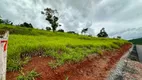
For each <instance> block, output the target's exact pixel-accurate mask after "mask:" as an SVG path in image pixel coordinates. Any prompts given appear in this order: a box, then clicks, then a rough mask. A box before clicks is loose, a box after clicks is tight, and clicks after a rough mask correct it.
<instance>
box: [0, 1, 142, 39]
mask: <svg viewBox="0 0 142 80" xmlns="http://www.w3.org/2000/svg"><path fill="white" fill-rule="evenodd" d="M47 7H48V8H52V9H56V10H57V11H58V12H59V15H58V16H59V23H60V24H61V25H62V26H61V27H58V29H64V30H65V31H75V32H78V33H80V32H81V30H82V29H83V28H89V30H88V32H87V33H88V34H90V35H94V36H95V35H97V34H98V33H99V32H100V29H101V28H103V27H104V28H105V30H106V32H107V33H108V34H109V36H110V37H116V36H121V37H122V38H124V39H133V38H140V37H142V0H0V16H1V17H2V18H3V19H8V20H10V21H12V22H13V23H14V24H21V23H23V22H28V23H32V25H33V26H34V27H35V28H40V29H42V28H44V29H45V27H47V26H50V24H49V23H48V22H47V21H46V20H45V16H44V15H42V14H41V11H43V10H44V9H45V8H47Z"/></svg>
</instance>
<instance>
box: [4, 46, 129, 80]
mask: <svg viewBox="0 0 142 80" xmlns="http://www.w3.org/2000/svg"><path fill="white" fill-rule="evenodd" d="M130 47H131V45H130V44H126V45H124V46H122V47H121V49H118V50H114V51H105V52H104V54H103V55H102V56H101V55H97V56H96V55H95V56H94V55H91V56H90V57H88V58H86V59H85V60H84V61H82V62H80V63H70V64H69V63H66V64H65V65H63V66H61V67H59V68H57V69H51V68H50V67H49V66H48V62H50V61H51V60H53V59H52V58H49V57H33V58H32V60H31V61H30V62H29V63H28V64H27V65H25V66H24V69H23V71H24V72H26V71H31V70H33V69H35V70H36V71H37V72H38V73H40V74H41V76H40V77H39V78H37V79H36V80H66V78H68V80H104V79H105V78H106V77H107V76H108V74H109V72H110V69H111V68H112V67H114V65H115V64H116V62H117V61H118V60H119V59H120V58H121V56H122V55H123V54H124V52H126V51H127V50H128V49H129V48H130ZM17 75H18V72H7V80H16V76H17Z"/></svg>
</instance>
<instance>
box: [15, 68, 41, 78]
mask: <svg viewBox="0 0 142 80" xmlns="http://www.w3.org/2000/svg"><path fill="white" fill-rule="evenodd" d="M38 76H40V74H38V73H37V72H35V70H32V71H31V72H28V73H27V74H25V73H23V72H22V71H21V75H19V76H18V77H17V80H35V78H36V77H38Z"/></svg>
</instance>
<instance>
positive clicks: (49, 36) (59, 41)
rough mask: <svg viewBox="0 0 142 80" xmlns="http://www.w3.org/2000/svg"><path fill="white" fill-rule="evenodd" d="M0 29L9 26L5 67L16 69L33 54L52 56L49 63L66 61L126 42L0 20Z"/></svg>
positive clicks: (55, 63)
mask: <svg viewBox="0 0 142 80" xmlns="http://www.w3.org/2000/svg"><path fill="white" fill-rule="evenodd" d="M0 29H1V30H9V31H10V36H9V44H8V65H7V69H8V71H14V70H19V69H20V68H21V67H22V65H23V64H26V63H27V61H28V60H29V58H30V57H31V56H33V55H42V56H51V57H53V58H55V59H56V62H50V63H49V65H50V66H51V67H53V68H54V67H57V66H60V65H63V64H64V63H65V62H72V61H73V62H78V61H80V60H83V59H84V58H85V57H86V56H87V55H89V54H102V52H101V51H102V50H112V49H116V48H119V47H120V46H121V45H123V44H125V43H128V42H127V41H125V40H121V39H109V38H96V37H88V36H83V35H77V34H68V33H59V32H54V33H53V32H49V31H44V30H38V29H29V28H23V27H18V26H16V27H15V26H11V25H3V24H0Z"/></svg>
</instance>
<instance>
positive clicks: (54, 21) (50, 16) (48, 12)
mask: <svg viewBox="0 0 142 80" xmlns="http://www.w3.org/2000/svg"><path fill="white" fill-rule="evenodd" d="M41 13H42V14H44V15H45V16H46V20H47V21H48V22H49V23H50V24H51V27H52V30H53V32H54V31H56V28H57V27H58V26H59V23H58V20H59V18H58V17H57V16H55V14H57V13H58V12H57V10H52V9H51V8H46V9H44V11H42V12H41Z"/></svg>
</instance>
